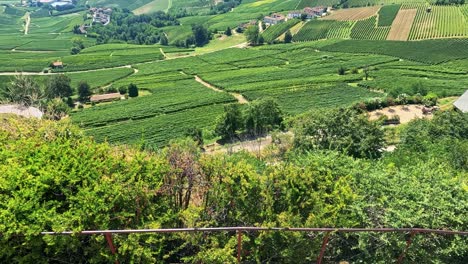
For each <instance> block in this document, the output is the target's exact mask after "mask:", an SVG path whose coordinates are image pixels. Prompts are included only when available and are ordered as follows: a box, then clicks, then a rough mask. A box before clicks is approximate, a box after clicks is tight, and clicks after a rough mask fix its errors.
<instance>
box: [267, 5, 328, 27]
mask: <svg viewBox="0 0 468 264" xmlns="http://www.w3.org/2000/svg"><path fill="white" fill-rule="evenodd" d="M328 9H329V8H328V7H323V6H317V7H306V8H304V9H303V10H296V11H291V12H289V13H288V15H287V16H285V15H283V14H279V13H273V14H271V15H269V16H266V17H264V18H263V22H264V23H265V24H267V25H276V24H279V23H283V22H285V21H287V20H288V19H293V18H305V19H312V18H315V17H322V16H325V15H326V14H327V12H328V11H329V10H328Z"/></svg>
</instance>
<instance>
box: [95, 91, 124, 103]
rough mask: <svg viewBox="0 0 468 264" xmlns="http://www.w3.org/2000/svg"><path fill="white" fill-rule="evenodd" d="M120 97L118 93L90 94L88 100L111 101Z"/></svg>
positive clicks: (96, 101)
mask: <svg viewBox="0 0 468 264" xmlns="http://www.w3.org/2000/svg"><path fill="white" fill-rule="evenodd" d="M121 97H122V95H121V94H120V93H109V94H97V95H93V96H91V99H90V101H91V102H92V103H101V102H112V101H115V100H120V98H121Z"/></svg>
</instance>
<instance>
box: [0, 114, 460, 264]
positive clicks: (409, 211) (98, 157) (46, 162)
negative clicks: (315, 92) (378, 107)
mask: <svg viewBox="0 0 468 264" xmlns="http://www.w3.org/2000/svg"><path fill="white" fill-rule="evenodd" d="M338 113H339V112H325V113H322V114H319V113H311V114H306V115H304V116H302V117H301V118H299V119H297V120H295V121H294V122H293V125H292V126H293V129H294V131H295V133H296V135H297V137H296V139H295V140H294V146H295V147H293V148H292V149H289V151H288V152H287V154H285V155H283V154H280V153H281V151H280V152H278V151H276V150H280V149H282V148H283V147H281V145H278V146H277V147H274V148H272V151H273V152H270V153H271V154H267V155H266V156H262V157H261V158H257V157H255V156H251V155H249V154H246V153H240V154H235V155H232V156H227V155H215V156H206V155H201V154H200V153H199V152H198V150H197V147H196V145H195V144H194V143H192V142H191V141H190V140H185V141H178V142H173V143H171V144H170V145H169V146H168V147H167V148H164V149H162V150H160V151H158V152H157V153H148V152H141V151H139V150H136V149H132V148H124V147H111V146H109V145H108V144H107V143H103V144H98V143H95V142H94V141H93V140H92V139H90V138H88V137H86V136H84V135H83V133H82V132H81V131H80V130H78V129H77V128H76V127H74V126H71V125H70V124H69V123H67V122H59V123H54V122H51V121H35V120H25V119H17V118H11V117H2V118H1V119H0V122H1V126H0V138H1V139H2V140H1V141H0V160H1V162H0V170H1V171H2V174H1V175H0V181H1V182H2V184H1V186H0V190H1V191H0V198H1V199H0V219H2V224H1V225H0V232H1V233H2V237H1V238H0V245H1V246H0V259H2V260H4V261H7V262H24V261H29V260H32V259H34V260H36V261H40V262H44V263H46V262H49V261H61V262H67V261H71V262H85V261H87V262H89V261H91V262H109V261H113V260H115V259H118V260H119V261H120V262H133V261H134V262H156V261H157V262H159V261H164V262H187V261H190V262H192V261H195V262H197V261H201V262H235V249H236V243H235V242H234V241H235V239H236V238H235V236H234V234H231V233H209V234H206V235H202V234H196V233H193V234H184V233H178V234H162V235H156V234H145V235H138V234H134V235H115V236H113V241H114V244H115V246H116V248H117V252H118V253H117V255H115V256H113V255H112V254H111V252H110V251H109V249H108V248H107V245H106V242H105V240H104V238H103V237H102V236H41V235H38V234H39V232H41V231H64V230H72V231H75V232H78V231H80V230H89V229H131V228H133V229H139V228H175V227H205V226H210V227H215V226H251V225H255V226H270V227H274V226H283V227H323V226H327V227H419V228H434V229H453V230H466V229H467V224H466V221H465V215H466V210H468V208H467V204H468V201H467V195H466V191H467V190H466V186H467V185H466V184H467V183H466V177H467V170H468V167H467V164H468V160H467V159H466V155H464V153H466V151H467V150H468V149H467V147H468V145H467V140H468V138H467V135H468V130H467V129H468V128H467V126H466V124H468V120H467V118H468V116H466V115H464V116H463V115H461V114H458V113H456V112H443V113H440V114H439V115H436V117H435V118H434V119H433V120H432V121H429V120H419V121H414V122H412V123H410V124H408V125H407V127H405V128H404V129H403V130H402V131H401V134H400V137H401V143H400V144H398V146H397V150H396V151H395V152H394V153H389V154H385V155H384V156H383V157H382V158H380V159H376V160H369V159H361V158H352V157H351V156H347V155H346V154H344V153H346V149H348V150H349V148H344V149H343V148H342V147H344V146H345V145H346V144H347V143H346V142H345V141H346V140H348V139H349V138H350V137H354V136H358V135H359V133H361V132H359V131H360V130H362V129H369V130H367V137H369V136H370V134H369V133H372V134H374V133H376V134H375V136H376V137H375V138H374V140H377V142H376V143H378V141H381V140H382V138H381V133H380V132H378V131H379V130H380V128H379V127H378V126H374V125H372V124H369V123H368V121H367V118H366V117H359V114H353V112H352V111H351V112H350V111H348V112H343V111H341V113H342V115H343V116H348V117H351V116H352V118H353V119H354V120H355V121H356V120H361V121H359V122H362V123H359V124H360V125H359V126H348V125H347V124H345V123H341V122H346V121H345V120H341V118H342V117H343V116H342V117H339V116H340V114H338ZM329 117H333V118H331V119H330V118H329ZM323 118H325V119H326V120H327V122H326V125H325V126H323V125H324V123H322V121H320V120H322V119H323ZM340 120H341V121H340ZM318 124H320V125H321V126H322V129H327V131H328V132H329V133H331V134H330V136H331V137H330V138H329V140H332V141H330V142H329V143H330V144H328V143H327V144H324V145H323V146H322V147H320V146H318V145H317V147H313V146H314V144H313V142H311V141H310V140H311V139H312V137H311V136H307V135H309V134H308V133H311V132H312V131H313V130H311V128H313V127H314V126H316V125H318ZM343 127H346V129H343ZM379 134H380V136H379ZM332 135H335V136H332ZM334 140H336V141H334ZM341 140H345V141H341ZM363 140H368V139H363ZM310 143H312V144H310ZM381 143H382V142H380V143H378V144H381ZM327 146H329V147H330V149H329V148H328V147H327ZM340 146H341V147H340ZM323 147H325V149H324V148H323ZM358 147H359V148H360V149H362V148H363V147H364V145H361V144H360V145H358ZM275 149H276V150H275ZM305 150H307V151H306V152H303V151H305ZM341 150H343V151H345V152H341ZM356 150H357V149H356ZM275 153H276V154H275ZM350 155H351V153H350ZM272 160H275V162H271V161H272ZM435 183H436V184H435ZM180 186H183V187H182V188H180ZM435 216H436V217H435ZM317 236H318V238H320V239H310V237H309V235H308V234H305V233H289V232H285V233H254V232H249V233H245V234H244V239H243V241H244V242H243V248H244V249H245V250H246V251H245V252H249V253H243V254H242V260H243V261H246V262H250V261H273V262H297V261H299V260H307V262H308V261H309V260H310V261H312V260H313V259H315V258H316V256H317V254H318V251H319V248H320V244H321V243H322V242H321V238H322V236H323V235H321V234H317ZM369 236H372V238H370V237H369ZM405 243H406V242H405V238H404V236H403V235H398V234H392V233H388V234H372V235H371V234H366V233H363V234H347V235H342V234H341V235H340V234H333V240H331V242H330V244H329V245H328V247H327V252H326V258H327V259H329V260H333V261H339V260H346V261H350V262H352V261H357V260H360V261H364V262H385V261H387V260H388V259H396V258H397V257H398V256H399V254H400V252H401V248H402V247H403V246H404V244H405ZM467 245H468V243H467V238H466V237H457V236H432V235H422V234H420V235H417V236H416V237H415V240H414V242H413V244H412V247H411V249H410V250H408V252H407V254H406V259H407V261H409V262H414V261H421V262H425V263H432V262H443V263H447V262H450V263H464V259H466V255H467V254H468V248H467ZM304 248H307V250H303V249H304ZM273 251H274V253H273Z"/></svg>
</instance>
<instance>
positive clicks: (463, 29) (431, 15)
mask: <svg viewBox="0 0 468 264" xmlns="http://www.w3.org/2000/svg"><path fill="white" fill-rule="evenodd" d="M417 9H418V11H417V14H416V18H415V20H414V25H413V28H412V29H411V32H410V36H409V39H410V40H420V39H430V38H450V37H466V36H468V26H467V20H466V18H465V17H464V16H463V14H462V12H461V9H462V8H460V7H457V6H432V11H431V12H427V11H426V6H425V5H420V6H418V8H417Z"/></svg>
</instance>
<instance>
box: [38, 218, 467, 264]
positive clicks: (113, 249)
mask: <svg viewBox="0 0 468 264" xmlns="http://www.w3.org/2000/svg"><path fill="white" fill-rule="evenodd" d="M226 231H228V232H235V233H236V234H237V262H238V263H240V262H241V261H242V232H247V231H250V232H279V231H282V232H315V233H325V236H324V238H323V241H322V246H321V249H320V253H319V255H318V256H317V263H318V264H320V263H322V260H323V257H324V255H325V251H326V247H327V245H328V241H329V239H330V236H332V235H333V233H365V232H367V233H369V232H370V233H409V234H410V236H409V238H408V240H407V241H406V246H405V248H404V249H403V250H402V253H401V254H400V256H399V257H398V259H397V260H396V263H403V260H404V257H405V255H406V253H407V252H408V249H409V247H410V245H411V243H412V241H413V239H414V236H415V235H417V234H438V235H461V236H467V235H468V231H457V230H440V229H425V228H295V227H291V228H288V227H245V226H239V227H199V228H197V227H193V228H167V229H127V230H85V231H80V232H73V231H63V232H41V235H52V236H61V235H65V236H66V235H104V237H105V238H106V241H107V244H108V246H109V249H110V251H111V252H112V254H114V255H116V254H117V251H118V250H117V248H116V246H115V245H114V243H113V241H112V235H113V234H121V235H125V234H151V233H155V234H158V233H159V234H164V233H180V232H185V233H187V232H226ZM115 263H119V262H118V261H116V262H115Z"/></svg>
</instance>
